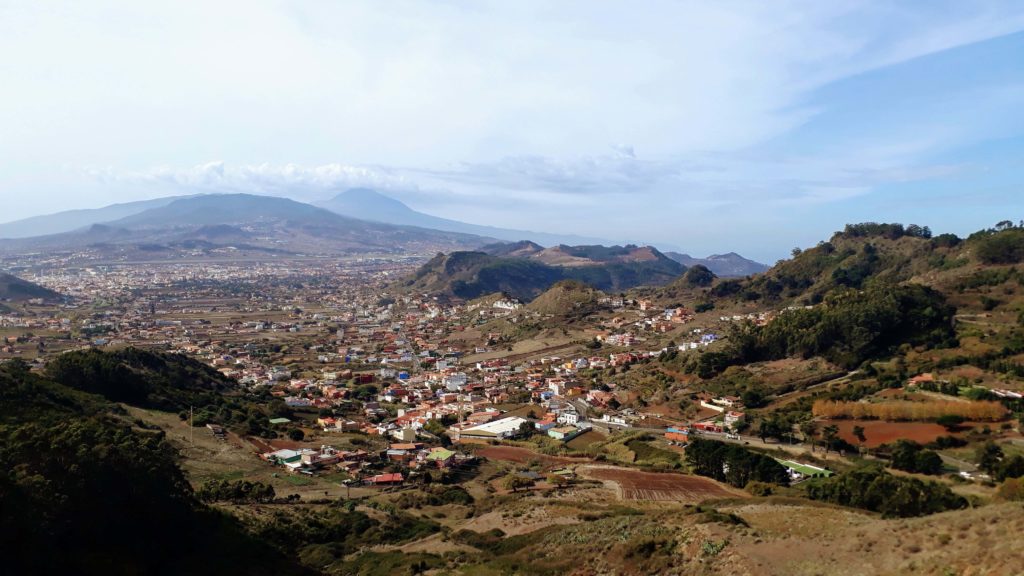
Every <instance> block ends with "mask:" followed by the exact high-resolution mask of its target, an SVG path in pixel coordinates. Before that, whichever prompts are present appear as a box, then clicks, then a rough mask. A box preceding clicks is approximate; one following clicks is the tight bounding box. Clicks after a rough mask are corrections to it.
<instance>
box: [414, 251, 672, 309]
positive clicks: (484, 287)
mask: <svg viewBox="0 0 1024 576" xmlns="http://www.w3.org/2000/svg"><path fill="white" fill-rule="evenodd" d="M491 249H492V251H493V250H494V248H493V247H492V248H491ZM517 252H518V253H520V254H524V256H518V257H515V256H495V255H492V254H488V253H485V252H453V253H451V254H448V255H444V254H438V255H437V256H435V257H434V258H433V259H432V260H430V261H429V262H427V263H426V264H424V265H423V266H422V267H421V268H420V269H419V270H418V271H416V273H415V274H413V275H412V276H411V277H409V278H408V279H406V281H405V282H404V287H406V288H408V289H410V290H413V291H417V292H431V293H442V294H448V295H452V296H456V297H459V298H463V299H471V298H476V297H478V296H482V295H484V294H490V293H493V292H504V293H507V294H509V295H511V296H512V297H514V298H518V299H520V300H524V301H529V300H532V299H533V298H535V297H537V296H538V295H539V294H541V293H542V292H544V291H545V290H547V289H548V288H550V287H551V286H552V285H553V284H555V283H556V282H558V281H560V280H577V281H579V282H583V283H585V284H587V285H589V286H591V287H593V288H595V289H598V290H603V291H621V290H626V289H629V288H633V287H635V286H640V285H659V284H666V283H669V282H671V281H673V280H675V279H676V278H677V277H678V276H679V275H680V274H681V273H682V272H683V270H684V269H683V267H682V265H680V264H679V263H677V262H674V261H672V260H670V259H668V258H666V257H665V256H664V255H662V254H661V253H660V252H658V251H657V250H656V249H654V248H651V247H636V246H625V247H622V246H612V247H604V246H575V247H573V246H557V247H555V248H549V249H546V250H540V251H537V250H535V249H533V248H532V246H529V245H527V246H519V247H514V248H513V249H512V250H511V251H510V252H509V253H510V254H514V253H517Z"/></svg>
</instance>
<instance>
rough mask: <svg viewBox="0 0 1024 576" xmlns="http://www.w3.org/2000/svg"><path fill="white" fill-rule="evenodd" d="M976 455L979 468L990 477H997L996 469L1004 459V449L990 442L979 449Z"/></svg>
mask: <svg viewBox="0 0 1024 576" xmlns="http://www.w3.org/2000/svg"><path fill="white" fill-rule="evenodd" d="M975 455H976V456H977V459H978V468H979V469H981V470H982V471H983V472H985V473H986V474H988V475H989V476H995V474H996V469H997V468H998V466H999V463H1000V462H1001V461H1002V459H1003V449H1002V448H1000V447H999V445H998V444H996V443H995V442H993V441H991V440H989V441H988V442H985V443H984V444H982V445H981V446H979V447H978V449H977V451H976V453H975Z"/></svg>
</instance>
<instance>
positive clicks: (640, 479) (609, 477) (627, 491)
mask: <svg viewBox="0 0 1024 576" xmlns="http://www.w3.org/2000/svg"><path fill="white" fill-rule="evenodd" d="M578 471H579V472H580V473H581V474H582V475H584V476H585V477H587V478H593V479H595V480H600V481H602V482H605V483H610V484H612V485H614V486H615V493H616V495H617V496H618V498H619V499H620V500H652V501H671V502H681V503H687V504H697V503H700V502H704V501H706V500H711V499H715V498H736V497H744V496H745V495H746V494H745V493H744V492H742V491H739V490H736V489H734V488H730V487H728V486H726V485H724V484H721V483H719V482H715V481H714V480H711V479H708V478H703V477H700V476H690V475H686V474H677V473H671V472H644V471H642V470H636V469H632V468H620V467H614V466H599V465H587V466H583V467H581V468H579V469H578Z"/></svg>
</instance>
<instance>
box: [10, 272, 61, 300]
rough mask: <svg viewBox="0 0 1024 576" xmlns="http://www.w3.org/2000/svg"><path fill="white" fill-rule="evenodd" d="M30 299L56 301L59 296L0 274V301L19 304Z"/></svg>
mask: <svg viewBox="0 0 1024 576" xmlns="http://www.w3.org/2000/svg"><path fill="white" fill-rule="evenodd" d="M32 298H42V299H43V300H51V301H52V300H57V299H59V298H60V294H58V293H57V292H54V291H53V290H50V289H49V288H44V287H42V286H40V285H38V284H34V283H32V282H29V281H28V280H23V279H21V278H18V277H17V276H14V275H12V274H7V273H6V272H0V300H12V301H15V302H21V301H24V300H30V299H32Z"/></svg>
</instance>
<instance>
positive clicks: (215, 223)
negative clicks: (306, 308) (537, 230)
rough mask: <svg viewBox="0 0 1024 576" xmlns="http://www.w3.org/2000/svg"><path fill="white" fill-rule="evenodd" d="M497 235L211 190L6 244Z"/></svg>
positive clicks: (339, 242) (447, 240) (128, 250)
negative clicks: (361, 217)
mask: <svg viewBox="0 0 1024 576" xmlns="http://www.w3.org/2000/svg"><path fill="white" fill-rule="evenodd" d="M490 241H493V239H490V238H482V237H478V236H473V235H469V234H460V233H454V232H445V231H439V230H429V229H425V228H417V227H412V226H397V225H393V224H384V223H380V222H368V221H365V220H357V219H355V218H349V217H345V216H341V215H338V214H335V213H333V212H330V211H329V210H325V209H323V208H318V207H316V206H312V205H310V204H304V203H301V202H296V201H294V200H289V199H286V198H277V197H272V196H256V195H251V194H210V195H202V196H189V197H183V198H177V199H173V200H171V201H170V202H168V203H166V204H163V205H159V206H155V207H151V208H148V209H146V210H143V211H141V212H138V213H134V214H130V215H128V216H124V217H122V218H118V219H116V220H112V221H108V222H104V223H97V224H93V225H91V226H89V227H87V228H82V229H78V230H74V231H72V232H64V233H61V234H53V235H48V236H39V237H33V238H22V239H16V240H7V241H4V242H2V243H0V249H3V250H6V251H8V252H15V251H28V250H68V249H76V250H81V249H87V250H96V251H101V252H104V253H105V254H107V255H117V256H119V257H122V258H127V259H129V260H130V259H133V258H144V259H152V258H159V257H164V256H174V255H180V254H181V253H182V252H188V253H189V255H190V256H196V255H204V254H211V253H215V252H225V251H228V252H231V253H232V254H234V255H244V254H246V253H252V254H256V253H262V254H267V253H274V254H286V253H290V254H316V255H333V254H348V253H366V252H380V253H422V252H436V251H437V250H451V249H465V248H476V247H478V246H481V245H484V244H487V243H488V242H490Z"/></svg>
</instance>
